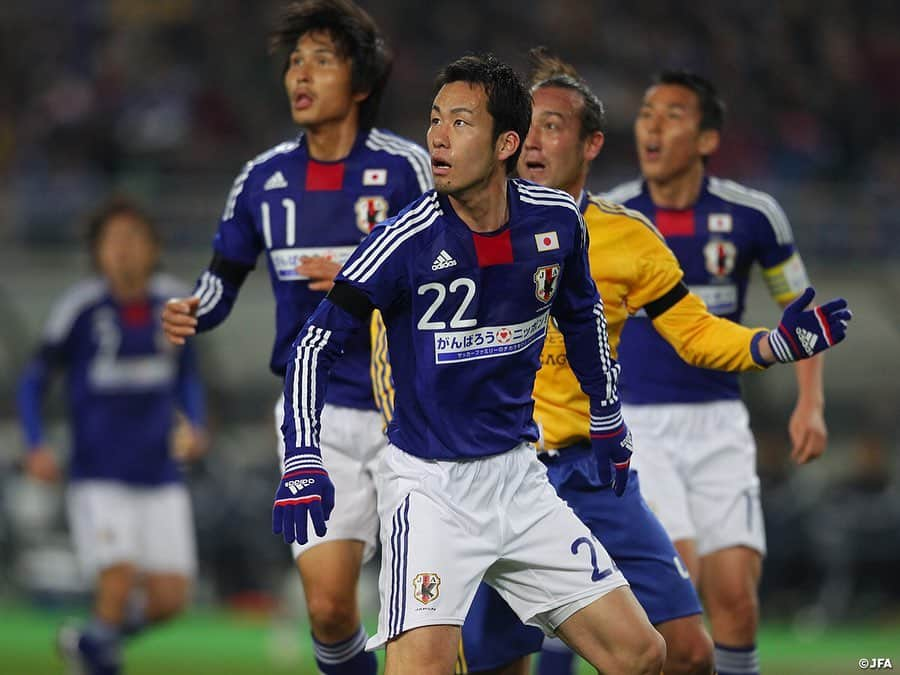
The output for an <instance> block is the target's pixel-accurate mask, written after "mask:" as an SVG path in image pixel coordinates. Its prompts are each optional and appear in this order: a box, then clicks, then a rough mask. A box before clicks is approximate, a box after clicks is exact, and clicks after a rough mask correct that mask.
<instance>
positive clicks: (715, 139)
mask: <svg viewBox="0 0 900 675" xmlns="http://www.w3.org/2000/svg"><path fill="white" fill-rule="evenodd" d="M720 140H721V136H720V135H719V132H718V130H716V129H704V130H703V131H701V132H700V137H699V138H698V140H697V145H698V147H699V149H700V154H701V155H703V156H704V157H709V156H710V155H711V154H713V153H714V152H715V151H716V150H718V149H719V141H720Z"/></svg>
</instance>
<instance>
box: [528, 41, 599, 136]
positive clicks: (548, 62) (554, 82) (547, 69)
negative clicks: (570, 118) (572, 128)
mask: <svg viewBox="0 0 900 675" xmlns="http://www.w3.org/2000/svg"><path fill="white" fill-rule="evenodd" d="M528 58H529V60H530V61H531V74H530V76H529V78H528V80H529V83H530V85H531V91H535V90H536V89H542V88H543V87H559V88H560V89H569V90H571V91H574V92H577V93H578V94H579V95H581V98H582V99H583V101H584V106H583V107H582V109H581V134H580V135H581V138H582V140H583V139H585V138H587V137H588V135H590V134H593V133H594V132H597V131H599V132H601V133H602V132H603V130H604V129H605V127H606V113H605V111H604V110H603V102H602V101H601V100H600V99H599V98H598V97H597V95H596V94H595V93H594V92H593V91H591V88H590V87H589V86H588V84H587V82H585V81H584V80H583V79H581V76H579V75H578V71H577V70H575V67H574V66H572V65H571V64H569V63H566V62H565V61H563V60H562V59H560V58H559V57H558V56H555V55H554V54H552V53H550V50H548V49H547V48H546V47H535V48H534V49H532V50H530V51H529V52H528Z"/></svg>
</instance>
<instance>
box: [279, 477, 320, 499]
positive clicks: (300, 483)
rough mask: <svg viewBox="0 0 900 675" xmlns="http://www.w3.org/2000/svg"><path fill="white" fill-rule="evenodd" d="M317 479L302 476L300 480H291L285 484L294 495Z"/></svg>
mask: <svg viewBox="0 0 900 675" xmlns="http://www.w3.org/2000/svg"><path fill="white" fill-rule="evenodd" d="M315 482H316V481H315V479H313V478H300V479H298V480H289V481H288V482H287V483H285V484H284V486H285V487H286V488H287V489H288V490H290V491H291V494H292V495H295V494H297V493H298V492H301V491H302V490H303V488H307V487H309V486H310V485H312V484H313V483H315Z"/></svg>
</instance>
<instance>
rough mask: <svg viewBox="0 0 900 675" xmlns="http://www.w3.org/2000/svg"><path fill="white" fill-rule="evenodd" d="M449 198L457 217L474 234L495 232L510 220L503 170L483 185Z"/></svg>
mask: <svg viewBox="0 0 900 675" xmlns="http://www.w3.org/2000/svg"><path fill="white" fill-rule="evenodd" d="M449 197H450V203H451V204H452V205H453V210H454V211H456V215H457V216H459V219H460V220H462V221H463V222H464V223H465V224H466V225H468V227H469V229H470V230H472V231H473V232H493V231H494V230H499V229H500V228H501V227H503V226H504V225H505V224H506V221H508V220H509V200H508V199H507V195H506V175H505V173H503V172H502V170H501V171H500V173H498V174H495V175H491V176H490V177H489V178H488V180H487V181H486V182H485V183H483V184H482V185H480V186H477V187H473V188H470V189H469V190H466V191H465V192H463V193H460V194H456V195H450V196H449Z"/></svg>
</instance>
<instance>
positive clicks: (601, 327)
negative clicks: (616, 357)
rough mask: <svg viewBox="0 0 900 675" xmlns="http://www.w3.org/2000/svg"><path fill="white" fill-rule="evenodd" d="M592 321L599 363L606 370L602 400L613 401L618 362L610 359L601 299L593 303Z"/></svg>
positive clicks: (610, 354)
mask: <svg viewBox="0 0 900 675" xmlns="http://www.w3.org/2000/svg"><path fill="white" fill-rule="evenodd" d="M594 321H596V323H597V336H598V337H597V340H598V345H597V346H598V347H599V351H600V363H601V365H602V366H603V370H604V371H605V372H606V396H605V397H604V401H608V402H609V403H614V402H615V401H616V400H618V391H619V364H618V363H616V362H614V361H613V360H612V350H611V349H610V347H609V334H608V333H607V331H606V314H605V313H604V312H603V300H602V299H598V300H597V302H596V303H594Z"/></svg>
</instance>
